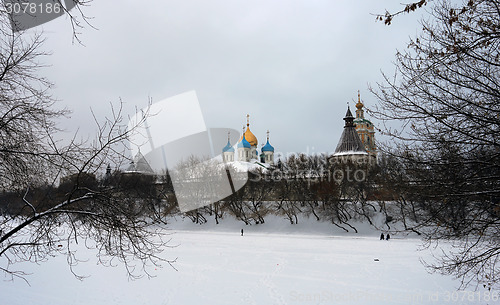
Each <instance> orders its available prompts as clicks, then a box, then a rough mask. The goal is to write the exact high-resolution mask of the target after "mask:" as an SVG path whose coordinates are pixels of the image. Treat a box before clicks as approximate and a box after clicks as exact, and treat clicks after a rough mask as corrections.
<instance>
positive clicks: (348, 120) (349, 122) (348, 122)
mask: <svg viewBox="0 0 500 305" xmlns="http://www.w3.org/2000/svg"><path fill="white" fill-rule="evenodd" d="M344 121H345V125H344V128H346V127H354V117H353V116H352V113H351V109H350V108H349V106H347V112H346V114H345V117H344Z"/></svg>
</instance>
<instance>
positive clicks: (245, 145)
mask: <svg viewBox="0 0 500 305" xmlns="http://www.w3.org/2000/svg"><path fill="white" fill-rule="evenodd" d="M242 147H243V148H250V147H251V146H250V143H249V142H248V141H247V139H245V134H243V139H241V141H240V143H238V148H242Z"/></svg>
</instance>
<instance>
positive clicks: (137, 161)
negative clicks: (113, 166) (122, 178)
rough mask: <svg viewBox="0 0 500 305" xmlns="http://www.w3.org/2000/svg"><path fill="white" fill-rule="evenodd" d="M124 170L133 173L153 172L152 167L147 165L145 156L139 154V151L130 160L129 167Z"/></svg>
mask: <svg viewBox="0 0 500 305" xmlns="http://www.w3.org/2000/svg"><path fill="white" fill-rule="evenodd" d="M126 172H134V173H141V174H154V171H153V169H152V168H151V166H150V165H149V163H148V161H146V158H144V156H143V155H142V154H141V152H140V151H139V152H138V153H137V154H136V155H135V157H134V160H133V161H132V162H130V165H129V167H128V168H127V170H126Z"/></svg>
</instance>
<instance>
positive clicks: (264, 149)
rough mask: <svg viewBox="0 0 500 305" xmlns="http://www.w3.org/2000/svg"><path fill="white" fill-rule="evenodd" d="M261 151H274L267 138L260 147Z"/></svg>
mask: <svg viewBox="0 0 500 305" xmlns="http://www.w3.org/2000/svg"><path fill="white" fill-rule="evenodd" d="M262 151H263V152H264V151H272V152H274V147H272V146H271V144H269V140H267V143H266V145H264V147H262Z"/></svg>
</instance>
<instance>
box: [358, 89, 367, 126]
mask: <svg viewBox="0 0 500 305" xmlns="http://www.w3.org/2000/svg"><path fill="white" fill-rule="evenodd" d="M363 106H364V105H363V103H362V102H361V97H360V94H359V90H358V102H357V103H356V108H357V109H356V119H364V118H365V115H364V113H363V112H364V111H363Z"/></svg>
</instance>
